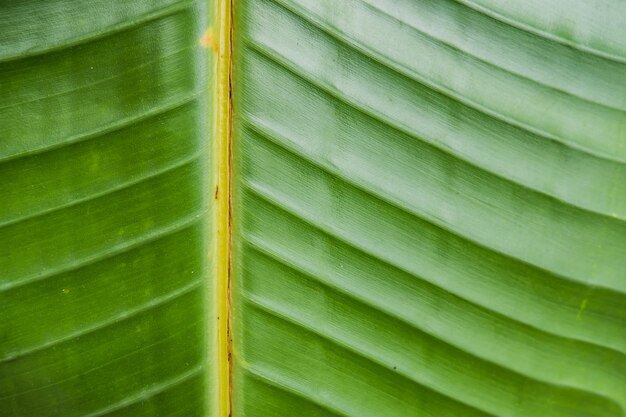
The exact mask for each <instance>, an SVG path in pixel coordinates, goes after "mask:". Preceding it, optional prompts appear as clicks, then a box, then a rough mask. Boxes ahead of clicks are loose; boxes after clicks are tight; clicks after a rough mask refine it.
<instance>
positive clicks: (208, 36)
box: [200, 28, 217, 52]
mask: <svg viewBox="0 0 626 417" xmlns="http://www.w3.org/2000/svg"><path fill="white" fill-rule="evenodd" d="M200 45H201V46H202V47H204V48H211V49H212V50H213V52H217V45H216V44H215V37H214V36H213V28H208V29H207V30H206V32H204V35H202V36H201V37H200Z"/></svg>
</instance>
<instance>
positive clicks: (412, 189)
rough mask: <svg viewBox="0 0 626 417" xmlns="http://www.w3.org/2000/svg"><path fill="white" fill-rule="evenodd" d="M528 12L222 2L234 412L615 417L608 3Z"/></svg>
mask: <svg viewBox="0 0 626 417" xmlns="http://www.w3.org/2000/svg"><path fill="white" fill-rule="evenodd" d="M540 3H541V2H527V3H524V2H521V3H520V2H513V1H510V2H509V1H487V0H484V1H482V0H481V1H480V2H478V1H476V2H473V1H472V2H469V1H467V2H466V1H458V2H457V1H452V0H449V1H437V2H432V1H426V0H424V1H421V0H346V1H341V2H333V1H317V0H310V1H309V0H244V1H239V2H237V7H236V8H235V20H234V28H235V30H234V34H235V38H234V58H233V74H234V76H233V87H234V94H233V114H234V130H233V147H234V148H233V149H234V151H233V155H234V165H233V167H234V168H233V184H234V186H233V187H234V202H233V208H232V210H233V218H234V223H233V268H234V269H233V271H234V275H233V283H232V285H233V300H232V302H233V328H234V333H233V358H234V362H233V363H234V376H233V383H234V386H233V407H234V415H238V416H287V415H298V416H322V415H323V416H326V415H341V416H359V417H362V416H407V415H411V416H437V417H445V416H519V417H524V416H529V417H530V416H532V417H535V416H542V417H556V416H580V417H582V416H606V417H608V416H624V410H626V356H625V355H626V310H625V309H624V306H625V305H626V278H625V275H624V271H626V223H624V220H625V219H626V200H625V199H624V193H622V192H621V191H620V190H622V189H624V187H625V186H626V166H625V165H624V162H625V161H626V159H625V157H626V153H624V149H626V148H624V143H625V141H626V130H625V129H624V126H626V125H625V124H624V123H625V121H626V115H625V113H624V111H625V110H626V102H625V101H624V99H625V98H626V65H625V63H624V60H623V58H622V55H620V54H621V53H622V52H621V51H620V48H621V47H620V46H619V42H617V39H620V36H621V34H622V33H623V32H622V31H623V28H622V27H620V26H619V25H614V24H613V23H611V22H613V21H612V20H611V19H612V18H614V17H615V16H613V17H611V16H610V15H609V12H608V11H609V10H617V9H619V7H621V6H619V5H617V4H614V2H610V1H607V2H595V3H602V4H603V5H604V6H605V8H603V9H601V10H596V11H595V12H594V13H593V14H592V15H589V17H588V18H586V15H585V14H584V13H583V11H584V10H587V9H586V6H585V5H583V4H582V3H581V2H575V4H574V5H571V6H569V5H570V3H567V4H566V2H558V1H555V2H551V5H550V6H546V7H548V8H549V14H547V15H545V16H544V17H545V18H544V19H543V20H542V19H539V18H537V19H535V20H533V21H534V22H535V24H536V25H539V26H541V25H545V27H536V28H534V29H533V30H531V28H530V27H528V22H527V21H525V20H524V19H527V18H528V16H537V15H538V13H539V12H538V8H539V7H540V5H539V4H540ZM595 3H594V4H595ZM541 4H543V3H541ZM479 6H480V7H479ZM491 6H493V7H491ZM613 6H614V8H612V7H613ZM489 7H491V8H492V9H493V10H492V11H491V12H490V11H489V10H487V9H488V8H489ZM577 7H579V8H577ZM559 13H562V14H563V15H565V16H573V17H575V19H576V20H575V24H572V25H570V27H571V28H572V29H575V32H572V33H569V34H567V33H565V31H564V30H561V31H557V29H556V28H555V27H556V23H554V24H553V25H552V24H549V23H547V19H548V17H554V18H555V19H556V17H555V16H559ZM503 16H507V18H506V19H505V18H504V17H503ZM598 16H603V17H606V19H608V21H609V24H607V25H606V26H602V25H603V23H602V21H601V20H600V18H599V17H598ZM563 19H565V18H563ZM622 26H623V25H622ZM551 34H552V35H551ZM587 35H588V36H587ZM622 39H623V37H622Z"/></svg>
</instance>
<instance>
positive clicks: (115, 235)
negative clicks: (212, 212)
mask: <svg viewBox="0 0 626 417" xmlns="http://www.w3.org/2000/svg"><path fill="white" fill-rule="evenodd" d="M207 9H208V8H207V5H206V4H205V2H202V1H196V2H191V1H187V0H184V1H175V0H169V1H165V0H164V1H157V0H140V1H132V2H129V1H122V0H114V1H112V0H80V1H74V0H71V1H70V0H47V1H35V0H17V1H1V2H0V416H2V417H31V416H32V417H46V416H51V417H53V416H54V417H59V416H63V417H72V416H92V417H95V416H105V415H106V416H111V417H112V416H133V417H136V416H137V417H138V416H165V415H167V416H181V417H191V416H212V415H215V413H214V410H216V407H217V404H215V400H214V399H215V398H216V395H217V394H216V392H215V387H216V380H215V379H216V375H217V374H216V367H215V365H214V363H213V361H212V358H213V357H214V356H215V355H216V346H215V344H216V335H215V331H214V327H215V326H214V324H213V323H214V321H215V308H214V303H213V302H212V297H213V295H214V294H213V293H212V286H213V284H212V280H211V279H210V276H209V275H210V274H209V264H208V259H209V245H208V243H209V233H210V230H209V229H210V220H209V216H208V208H209V199H210V196H211V194H210V192H208V191H207V190H208V189H209V188H210V187H209V172H208V169H209V166H208V161H209V156H208V147H209V133H208V131H209V127H208V120H209V110H208V107H207V106H208V102H209V94H208V91H207V85H208V79H207V78H208V62H207V52H206V49H204V48H202V47H201V46H200V45H199V43H198V39H199V38H200V36H201V35H202V33H203V32H204V30H205V29H206V26H207V19H208V10H207Z"/></svg>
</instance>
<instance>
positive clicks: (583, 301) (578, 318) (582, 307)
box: [576, 298, 589, 320]
mask: <svg viewBox="0 0 626 417" xmlns="http://www.w3.org/2000/svg"><path fill="white" fill-rule="evenodd" d="M588 302H589V300H588V299H587V298H585V299H584V300H582V301H581V302H580V308H579V309H578V314H576V320H580V316H581V315H582V313H583V311H585V309H586V308H587V303H588Z"/></svg>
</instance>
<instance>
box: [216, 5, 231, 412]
mask: <svg viewBox="0 0 626 417" xmlns="http://www.w3.org/2000/svg"><path fill="white" fill-rule="evenodd" d="M231 2H232V0H217V1H215V2H214V7H215V8H214V10H213V18H214V22H215V24H216V32H217V33H216V38H217V39H216V45H215V46H216V48H215V52H216V54H217V59H216V60H214V67H213V71H214V74H215V84H214V85H213V106H214V107H213V109H214V113H213V114H214V115H215V118H214V120H213V122H214V124H213V126H214V128H213V129H214V137H215V141H214V149H213V155H214V158H213V163H214V167H215V168H214V169H215V170H216V171H214V172H217V178H216V181H215V184H216V187H217V188H216V190H215V199H216V202H215V203H216V206H215V217H216V218H215V222H214V224H215V225H216V228H217V233H214V234H213V236H214V239H215V241H214V242H213V244H214V246H213V247H214V248H215V252H214V254H215V255H214V256H215V259H213V262H214V265H215V269H216V271H215V273H216V277H217V291H216V296H217V300H216V302H217V306H218V324H217V327H218V329H217V332H218V351H217V354H218V378H219V380H218V395H219V414H218V415H219V416H220V417H228V416H229V415H230V411H231V407H230V405H231V385H230V384H231V363H230V360H231V355H230V352H231V349H230V241H231V239H230V197H231V190H230V147H231V129H232V120H231V99H230V97H231V94H230V93H231V48H232V36H231V35H232V33H231V31H232V15H231V11H232V5H231Z"/></svg>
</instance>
